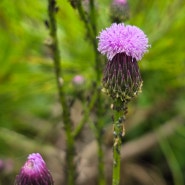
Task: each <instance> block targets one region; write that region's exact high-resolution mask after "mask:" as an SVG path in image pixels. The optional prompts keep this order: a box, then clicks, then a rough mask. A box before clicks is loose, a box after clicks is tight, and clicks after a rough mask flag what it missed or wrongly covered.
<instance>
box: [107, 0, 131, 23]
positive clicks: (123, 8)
mask: <svg viewBox="0 0 185 185" xmlns="http://www.w3.org/2000/svg"><path fill="white" fill-rule="evenodd" d="M110 13H111V19H112V22H116V23H120V22H125V21H126V20H128V19H129V5H128V2H127V0H113V1H112V4H111V6H110Z"/></svg>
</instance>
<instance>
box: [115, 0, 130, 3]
mask: <svg viewBox="0 0 185 185" xmlns="http://www.w3.org/2000/svg"><path fill="white" fill-rule="evenodd" d="M113 3H115V4H127V0H114V1H113Z"/></svg>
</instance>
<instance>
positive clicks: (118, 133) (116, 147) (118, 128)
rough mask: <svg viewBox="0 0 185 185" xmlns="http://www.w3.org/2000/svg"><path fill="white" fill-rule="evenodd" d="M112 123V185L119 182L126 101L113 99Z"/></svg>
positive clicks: (116, 184) (117, 184)
mask: <svg viewBox="0 0 185 185" xmlns="http://www.w3.org/2000/svg"><path fill="white" fill-rule="evenodd" d="M113 110H114V123H113V128H114V129H113V130H114V131H113V135H114V142H113V173H112V185H119V183H120V166H121V153H120V152H121V144H122V137H123V136H124V134H125V128H124V121H125V116H126V113H127V101H121V100H120V99H118V100H115V102H114V105H113Z"/></svg>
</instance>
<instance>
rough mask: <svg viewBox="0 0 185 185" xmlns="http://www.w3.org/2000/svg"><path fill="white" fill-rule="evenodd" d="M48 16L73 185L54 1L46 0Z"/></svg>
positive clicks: (71, 144) (71, 146) (71, 184)
mask: <svg viewBox="0 0 185 185" xmlns="http://www.w3.org/2000/svg"><path fill="white" fill-rule="evenodd" d="M48 15H49V29H50V36H51V39H52V43H51V46H50V47H51V50H52V53H53V61H54V69H55V75H56V81H57V88H58V93H59V100H60V103H61V106H62V109H63V121H64V129H65V133H66V138H67V141H66V143H67V144H66V145H67V146H66V148H67V149H66V163H67V177H66V179H67V184H68V185H74V179H75V168H74V163H73V159H74V138H73V136H72V134H71V133H72V123H71V120H70V109H69V107H68V105H67V101H66V95H65V93H64V90H63V84H62V82H61V79H62V78H61V76H62V69H61V65H60V52H59V46H58V39H57V24H56V18H55V15H56V1H55V0H48Z"/></svg>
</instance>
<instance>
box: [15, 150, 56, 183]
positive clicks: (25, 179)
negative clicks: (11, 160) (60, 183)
mask: <svg viewBox="0 0 185 185" xmlns="http://www.w3.org/2000/svg"><path fill="white" fill-rule="evenodd" d="M53 184H54V183H53V178H52V176H51V174H50V172H49V170H48V168H47V166H46V163H45V162H44V160H43V159H42V156H41V155H40V154H39V153H33V154H30V155H29V156H28V158H27V161H26V163H25V164H24V166H23V167H22V168H21V170H20V172H19V175H17V177H16V179H15V183H14V185H53Z"/></svg>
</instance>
